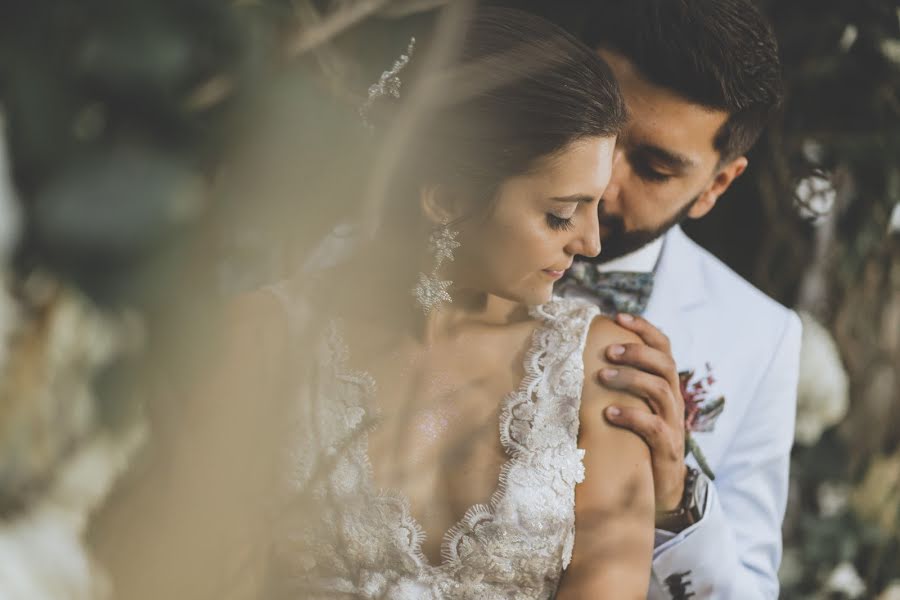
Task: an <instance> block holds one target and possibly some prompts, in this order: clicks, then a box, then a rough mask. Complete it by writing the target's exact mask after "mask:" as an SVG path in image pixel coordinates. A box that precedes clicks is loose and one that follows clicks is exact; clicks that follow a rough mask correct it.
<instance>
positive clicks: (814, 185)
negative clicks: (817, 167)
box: [794, 172, 837, 225]
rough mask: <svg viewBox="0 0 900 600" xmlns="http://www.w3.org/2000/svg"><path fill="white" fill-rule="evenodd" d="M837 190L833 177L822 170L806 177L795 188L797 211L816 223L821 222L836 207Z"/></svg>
mask: <svg viewBox="0 0 900 600" xmlns="http://www.w3.org/2000/svg"><path fill="white" fill-rule="evenodd" d="M836 199H837V190H835V189H834V184H832V182H831V178H829V177H828V176H826V175H825V174H824V173H822V172H816V173H813V174H812V175H810V176H808V177H804V178H803V179H801V180H800V182H799V183H798V184H797V188H796V189H795V190H794V203H795V205H796V208H797V212H798V213H799V214H800V216H801V217H803V218H804V219H808V220H809V221H811V222H812V223H813V224H814V225H818V224H821V223H822V222H823V221H824V220H825V218H826V217H827V216H828V214H829V213H830V212H831V211H832V210H833V209H834V202H835V200H836Z"/></svg>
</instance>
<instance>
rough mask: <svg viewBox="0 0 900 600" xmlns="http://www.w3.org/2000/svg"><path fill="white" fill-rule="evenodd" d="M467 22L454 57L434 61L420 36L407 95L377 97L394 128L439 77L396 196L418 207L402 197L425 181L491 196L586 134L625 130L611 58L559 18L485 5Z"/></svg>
mask: <svg viewBox="0 0 900 600" xmlns="http://www.w3.org/2000/svg"><path fill="white" fill-rule="evenodd" d="M463 27H464V28H465V29H464V32H465V33H464V35H463V36H462V39H461V41H460V43H459V45H458V53H457V56H456V58H455V59H454V60H450V61H448V62H447V63H445V64H444V65H442V66H439V67H438V68H436V69H435V68H432V67H433V65H432V64H430V63H429V60H428V58H429V56H428V53H429V49H428V48H427V47H422V44H421V43H420V44H419V47H418V48H416V51H415V55H414V56H413V57H412V59H411V60H410V62H409V65H408V68H406V69H404V70H403V71H401V73H400V77H401V80H402V81H403V84H402V85H403V87H402V94H401V98H400V100H394V99H392V98H387V99H384V100H380V101H378V102H376V103H374V105H373V107H372V114H371V117H370V118H371V120H372V122H373V123H374V124H375V130H376V132H378V133H379V134H384V133H385V132H386V131H389V130H390V128H391V127H392V126H394V125H397V124H398V122H399V121H400V119H402V116H403V112H404V110H406V109H409V105H410V104H414V103H415V100H416V94H417V93H421V94H422V95H427V90H428V89H429V86H431V87H430V90H431V92H432V93H431V95H430V96H429V97H428V99H427V100H426V101H425V102H424V103H425V104H426V106H425V107H424V108H423V109H422V110H421V112H420V115H419V118H417V119H416V120H415V121H414V127H412V128H411V130H412V131H413V132H414V135H410V136H408V137H409V139H408V140H407V142H408V143H406V144H404V145H403V150H402V151H401V152H402V156H401V157H400V158H399V159H398V160H397V162H396V165H397V177H396V185H395V187H394V188H393V190H392V192H391V193H390V194H389V198H390V199H391V201H392V202H389V203H388V204H389V206H390V204H393V205H394V206H398V208H399V206H403V207H404V209H405V210H407V211H408V209H409V205H408V204H406V203H405V202H402V201H396V200H399V199H401V198H404V197H406V198H408V197H409V194H411V193H415V191H417V189H419V188H420V187H421V186H423V185H442V186H446V187H448V188H450V189H458V190H460V191H461V192H464V193H466V194H467V195H468V196H469V197H471V198H472V199H474V200H479V201H489V200H490V199H491V198H492V197H493V196H494V194H495V192H496V191H497V189H498V188H499V186H500V185H501V184H502V182H503V181H504V180H506V179H509V178H511V177H515V176H517V175H522V174H525V173H527V172H528V171H529V170H530V169H531V168H532V167H533V166H534V165H535V163H536V162H537V161H539V160H541V159H544V158H547V157H550V156H553V155H554V154H555V153H557V152H559V151H561V150H562V149H564V148H565V147H567V146H568V145H569V144H571V143H572V142H575V141H577V140H579V139H582V138H586V137H611V136H614V135H617V134H618V133H619V131H620V129H621V127H622V125H623V124H624V122H625V120H626V110H625V104H624V101H623V99H622V95H621V93H620V91H619V87H618V85H617V83H616V80H615V78H614V76H613V73H612V71H611V70H610V68H609V67H608V66H607V64H606V63H605V62H604V61H603V60H602V59H601V58H600V57H599V56H598V55H597V54H596V53H595V52H593V51H591V49H590V48H588V47H587V46H585V45H584V44H582V43H581V42H579V41H578V40H577V39H575V38H574V37H572V36H571V35H569V34H568V33H566V32H565V31H564V30H562V29H560V28H559V27H557V26H556V25H554V24H552V23H550V22H549V21H546V20H544V19H542V18H540V17H537V16H534V15H531V14H528V13H525V12H522V11H518V10H513V9H504V8H484V9H480V10H477V11H475V12H474V13H473V14H472V15H470V16H469V17H468V19H466V20H465V22H464V24H463ZM419 41H420V42H421V40H419ZM423 89H424V90H426V91H425V92H423ZM388 212H391V209H390V207H389V208H388Z"/></svg>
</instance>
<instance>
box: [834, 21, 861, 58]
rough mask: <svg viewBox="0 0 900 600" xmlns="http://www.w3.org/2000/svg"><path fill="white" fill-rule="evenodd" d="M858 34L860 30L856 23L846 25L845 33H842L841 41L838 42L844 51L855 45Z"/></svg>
mask: <svg viewBox="0 0 900 600" xmlns="http://www.w3.org/2000/svg"><path fill="white" fill-rule="evenodd" d="M858 35H859V31H858V30H857V29H856V25H852V24H850V25H847V26H846V27H844V33H843V34H841V41H840V42H838V45H839V46H840V48H841V50H842V51H843V52H846V51H847V50H849V49H850V48H851V47H852V46H853V43H854V42H855V41H856V38H857V36H858Z"/></svg>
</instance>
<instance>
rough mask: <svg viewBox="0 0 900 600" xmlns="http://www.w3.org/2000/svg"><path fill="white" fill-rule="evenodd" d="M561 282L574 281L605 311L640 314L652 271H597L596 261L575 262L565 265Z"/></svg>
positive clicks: (644, 304) (571, 283) (646, 297)
mask: <svg viewBox="0 0 900 600" xmlns="http://www.w3.org/2000/svg"><path fill="white" fill-rule="evenodd" d="M562 285H563V286H569V285H576V286H578V287H580V288H582V289H583V290H586V291H589V292H591V293H592V294H593V295H594V296H595V297H596V298H597V300H598V301H599V302H598V305H599V306H600V308H601V310H603V312H605V313H629V314H633V315H640V314H643V313H644V310H645V309H646V308H647V301H648V300H650V293H651V292H652V291H653V273H638V272H631V271H605V272H604V271H599V270H598V265H594V264H591V263H586V262H576V263H575V264H574V265H572V268H571V269H569V272H568V273H567V274H566V278H565V279H564V280H563V282H562Z"/></svg>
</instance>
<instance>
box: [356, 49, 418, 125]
mask: <svg viewBox="0 0 900 600" xmlns="http://www.w3.org/2000/svg"><path fill="white" fill-rule="evenodd" d="M415 47H416V38H410V40H409V45H408V46H407V47H406V51H405V52H404V53H403V54H401V55H400V57H399V58H398V59H397V60H395V61H394V66H393V67H391V68H390V70H388V71H385V72H384V73H382V74H381V77H379V78H378V83H373V84H372V85H370V86H369V97H368V98H366V101H365V103H364V104H363V105H362V106H360V107H359V116H360V117H362V122H363V125H365V126H366V127H367V128H368V129H374V127H373V126H372V124H371V123H370V122H369V111H370V110H372V105H373V104H375V101H376V100H378V99H379V98H381V97H382V96H393V97H394V98H399V97H400V85H401V84H402V82H401V81H400V71H402V70H403V68H404V67H405V66H406V65H407V64H408V63H409V59H410V58H412V53H413V50H414V49H415Z"/></svg>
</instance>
